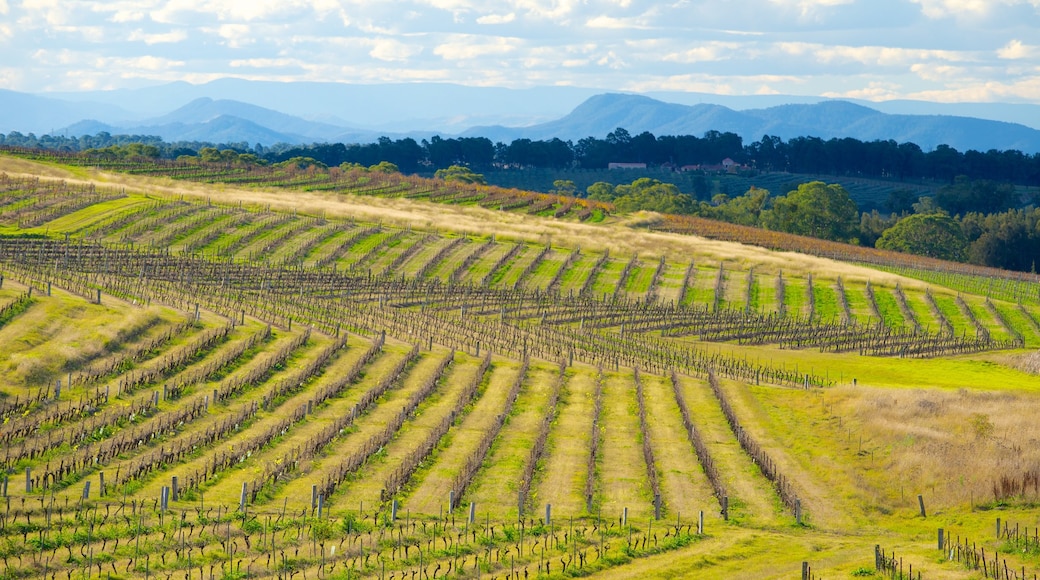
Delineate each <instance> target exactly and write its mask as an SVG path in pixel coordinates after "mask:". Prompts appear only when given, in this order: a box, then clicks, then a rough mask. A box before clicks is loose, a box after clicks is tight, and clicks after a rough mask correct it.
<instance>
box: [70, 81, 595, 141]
mask: <svg viewBox="0 0 1040 580" xmlns="http://www.w3.org/2000/svg"><path fill="white" fill-rule="evenodd" d="M602 92H603V91H602V90H598V89H586V88H577V87H533V88H528V89H508V88H501V87H468V86H462V85H455V84H450V83H385V84H347V83H335V82H294V83H281V82H272V81H252V80H244V79H234V78H225V79H217V80H214V81H211V82H208V83H205V84H199V85H193V84H190V83H185V82H174V83H168V84H163V85H159V86H153V87H145V88H137V89H120V90H114V91H93V92H84V93H55V94H54V95H52V96H54V97H58V98H62V99H67V100H76V101H79V100H95V101H98V102H110V103H113V104H116V105H119V106H121V107H123V108H125V109H128V110H133V111H138V112H139V113H140V115H139V116H142V117H143V116H158V115H163V114H165V113H166V112H168V111H170V110H172V109H175V108H178V107H181V106H183V105H185V104H186V103H189V102H191V101H193V100H195V99H199V98H203V97H206V98H211V99H214V100H235V101H243V102H248V103H252V104H254V105H257V106H260V107H265V108H268V109H274V110H277V111H280V112H282V113H285V114H288V115H293V116H297V117H301V118H305V119H309V120H319V121H320V120H328V119H333V118H334V119H337V122H335V123H334V124H337V125H339V124H345V125H346V126H349V127H358V128H361V129H366V130H372V131H375V132H380V133H382V132H393V133H402V134H404V133H412V132H415V131H424V132H425V131H431V132H435V131H439V132H441V133H442V134H443V133H459V132H461V131H463V130H465V129H466V128H468V127H471V126H473V125H477V124H500V125H505V124H509V125H514V124H515V125H527V124H531V123H533V122H537V121H545V120H548V119H555V118H557V117H560V116H562V115H564V114H566V113H567V111H570V110H571V109H573V108H574V107H575V106H577V105H578V104H580V103H581V102H582V101H583V100H585V99H587V98H588V97H590V96H592V95H595V94H598V93H602Z"/></svg>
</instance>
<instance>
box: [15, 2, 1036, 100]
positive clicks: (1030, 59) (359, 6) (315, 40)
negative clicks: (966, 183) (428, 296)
mask: <svg viewBox="0 0 1040 580" xmlns="http://www.w3.org/2000/svg"><path fill="white" fill-rule="evenodd" d="M1037 29H1040V0H713V1H701V0H670V1H665V2H658V1H647V0H379V1H378V2H373V1H371V0H104V1H102V0H0V88H7V89H13V90H21V91H29V92H43V91H77V90H97V89H112V88H123V87H135V86H141V85H145V84H156V83H160V82H168V81H175V80H184V81H188V82H193V83H202V82H206V81H210V80H214V79H217V78H224V77H238V78H245V79H254V80H275V81H334V82H350V83H380V82H409V81H427V82H451V83H459V84H466V85H481V86H504V87H514V88H521V87H529V86H545V85H573V86H581V87H592V88H600V89H609V90H621V91H634V92H650V91H696V92H705V93H718V94H776V93H780V94H793V95H814V96H831V97H852V98H863V99H872V100H884V99H893V98H911V99H921V100H929V101H947V102H957V101H976V102H987V101H1004V102H1040V74H1038V72H1040V41H1038V40H1036V34H1035V31H1036V30H1037Z"/></svg>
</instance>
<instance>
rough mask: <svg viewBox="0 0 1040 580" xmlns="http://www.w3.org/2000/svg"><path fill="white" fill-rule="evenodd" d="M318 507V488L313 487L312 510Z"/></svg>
mask: <svg viewBox="0 0 1040 580" xmlns="http://www.w3.org/2000/svg"><path fill="white" fill-rule="evenodd" d="M316 507H318V486H317V485H311V509H314V508H316Z"/></svg>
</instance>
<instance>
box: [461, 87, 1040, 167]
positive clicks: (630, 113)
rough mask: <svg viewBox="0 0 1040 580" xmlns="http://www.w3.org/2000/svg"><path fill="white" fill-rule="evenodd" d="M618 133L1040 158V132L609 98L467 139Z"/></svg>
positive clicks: (477, 130) (839, 111)
mask: <svg viewBox="0 0 1040 580" xmlns="http://www.w3.org/2000/svg"><path fill="white" fill-rule="evenodd" d="M617 127H623V128H624V129H626V130H627V131H628V132H629V133H631V134H633V135H635V134H637V133H642V132H644V131H649V132H650V133H653V134H654V135H697V136H701V135H703V134H704V133H706V132H708V131H712V130H715V131H720V132H727V131H728V132H732V133H736V134H738V135H740V136H741V137H742V138H743V139H744V142H745V143H748V142H751V141H758V140H759V139H761V138H762V136H763V135H772V136H776V137H780V138H782V139H784V140H789V139H792V138H795V137H819V138H821V139H825V140H826V139H831V138H843V137H851V138H854V139H859V140H861V141H874V140H889V139H891V140H894V141H896V142H899V143H904V142H912V143H916V144H917V145H919V146H920V147H921V148H922V149H924V150H926V151H927V150H931V149H934V148H935V147H936V146H938V145H942V144H946V145H949V146H951V147H954V148H955V149H958V150H961V151H964V150H967V149H975V150H979V151H987V150H989V149H1000V150H1006V149H1018V150H1021V151H1023V152H1026V153H1035V152H1040V131H1038V130H1036V129H1033V128H1030V127H1026V126H1025V125H1021V124H1017V123H1007V122H1002V121H989V120H985V119H976V118H971V117H956V116H946V115H891V114H887V113H882V112H880V111H877V110H875V109H871V108H869V107H865V106H863V105H859V104H855V103H851V102H848V101H839V100H835V101H823V102H819V103H814V104H788V105H778V106H774V107H768V108H764V109H748V110H744V111H735V110H733V109H730V108H728V107H723V106H721V105H711V104H697V105H677V104H674V103H665V102H662V101H658V100H656V99H651V98H649V97H645V96H641V95H629V94H621V93H610V94H603V95H597V96H594V97H592V98H590V99H588V100H586V101H585V102H584V103H582V104H581V105H579V106H578V107H577V108H575V109H574V110H573V111H572V112H571V113H570V114H568V115H566V116H564V117H562V118H560V119H557V120H555V121H550V122H548V123H541V124H538V125H532V126H529V127H501V126H498V127H474V128H472V129H470V130H469V131H466V132H465V133H464V135H467V136H486V137H489V138H491V139H492V140H493V141H504V142H510V141H512V140H514V139H519V138H527V139H536V140H539V139H551V138H553V137H558V138H560V139H565V140H566V139H570V140H578V139H582V138H584V137H587V136H590V135H591V136H595V137H599V138H602V137H603V136H605V135H606V134H607V133H609V132H611V131H613V130H614V129H615V128H617Z"/></svg>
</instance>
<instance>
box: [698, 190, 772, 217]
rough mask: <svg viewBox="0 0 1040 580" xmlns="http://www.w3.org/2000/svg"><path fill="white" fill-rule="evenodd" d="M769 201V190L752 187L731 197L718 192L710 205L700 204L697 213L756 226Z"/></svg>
mask: <svg viewBox="0 0 1040 580" xmlns="http://www.w3.org/2000/svg"><path fill="white" fill-rule="evenodd" d="M769 202H770V198H769V190H767V189H762V188H758V187H752V188H751V189H749V190H748V191H747V192H746V193H744V195H740V196H737V197H734V198H732V199H731V198H730V197H729V196H727V195H725V194H719V195H717V196H715V198H714V199H712V204H711V205H708V204H702V206H701V209H700V211H699V212H698V213H700V214H701V215H703V216H704V217H711V218H714V219H719V220H723V221H727V222H730V223H735V224H742V225H746V226H757V225H758V223H759V219H760V217H761V215H762V212H763V211H764V210H765V209H766V207H768V204H769Z"/></svg>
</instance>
